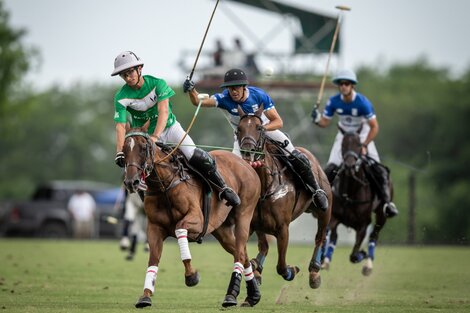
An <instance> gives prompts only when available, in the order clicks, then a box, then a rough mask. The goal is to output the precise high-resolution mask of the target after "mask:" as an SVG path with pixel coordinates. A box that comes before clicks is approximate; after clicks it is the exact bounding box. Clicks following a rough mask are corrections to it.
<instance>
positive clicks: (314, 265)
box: [308, 260, 321, 272]
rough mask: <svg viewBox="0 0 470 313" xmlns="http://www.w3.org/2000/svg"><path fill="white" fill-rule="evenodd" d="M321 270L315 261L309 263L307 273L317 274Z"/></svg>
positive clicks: (318, 263) (319, 264)
mask: <svg viewBox="0 0 470 313" xmlns="http://www.w3.org/2000/svg"><path fill="white" fill-rule="evenodd" d="M320 268H321V263H320V262H318V261H317V260H312V261H310V264H309V265H308V271H309V272H312V271H314V272H319V271H320Z"/></svg>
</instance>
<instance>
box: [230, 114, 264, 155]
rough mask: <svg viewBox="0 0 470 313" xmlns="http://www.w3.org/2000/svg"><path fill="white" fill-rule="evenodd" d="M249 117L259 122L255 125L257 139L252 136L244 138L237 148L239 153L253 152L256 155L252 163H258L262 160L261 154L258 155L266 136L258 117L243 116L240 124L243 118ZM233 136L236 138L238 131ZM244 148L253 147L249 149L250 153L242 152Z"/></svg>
mask: <svg viewBox="0 0 470 313" xmlns="http://www.w3.org/2000/svg"><path fill="white" fill-rule="evenodd" d="M249 116H253V117H256V118H257V119H259V121H260V122H261V123H260V124H259V125H256V130H257V131H258V132H259V138H258V139H255V138H254V137H253V136H252V135H247V136H244V137H243V138H242V139H240V144H239V146H240V150H241V151H245V152H251V153H253V152H255V153H256V154H255V157H254V161H258V160H260V159H262V158H263V155H264V154H263V153H260V152H261V151H263V147H264V143H265V142H266V136H265V134H264V131H265V130H264V127H263V125H262V120H261V117H259V116H258V115H251V114H247V115H243V116H242V117H240V122H241V121H242V120H243V119H244V118H246V117H249ZM235 134H236V135H237V137H238V134H239V132H238V130H237V131H235ZM244 146H254V149H251V150H250V151H248V150H242V149H243V147H244Z"/></svg>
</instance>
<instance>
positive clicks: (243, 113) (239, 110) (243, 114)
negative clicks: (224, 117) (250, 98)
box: [237, 105, 246, 118]
mask: <svg viewBox="0 0 470 313" xmlns="http://www.w3.org/2000/svg"><path fill="white" fill-rule="evenodd" d="M237 110H238V115H239V116H240V118H242V117H243V116H245V115H246V113H245V112H243V110H242V108H241V107H240V106H239V105H238V106H237Z"/></svg>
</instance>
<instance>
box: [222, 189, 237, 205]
mask: <svg viewBox="0 0 470 313" xmlns="http://www.w3.org/2000/svg"><path fill="white" fill-rule="evenodd" d="M223 199H225V200H226V201H227V206H232V207H236V206H238V205H240V203H241V201H240V197H238V195H237V193H236V192H235V191H233V189H232V188H230V187H228V186H225V187H224V188H222V190H221V191H220V192H219V200H223Z"/></svg>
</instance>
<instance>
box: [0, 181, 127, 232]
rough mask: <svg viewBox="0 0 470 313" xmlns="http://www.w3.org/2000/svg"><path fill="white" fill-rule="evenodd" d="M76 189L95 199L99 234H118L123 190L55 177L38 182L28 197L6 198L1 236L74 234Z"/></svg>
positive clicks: (0, 220) (0, 219) (0, 218)
mask: <svg viewBox="0 0 470 313" xmlns="http://www.w3.org/2000/svg"><path fill="white" fill-rule="evenodd" d="M77 190H84V191H87V192H89V193H90V194H91V195H92V196H93V197H94V199H95V201H96V206H97V217H96V218H97V223H96V225H97V227H96V228H97V231H96V233H97V234H96V237H99V238H102V237H108V238H109V237H113V238H117V237H119V232H120V223H119V217H120V215H121V214H122V213H121V212H122V208H123V201H124V192H123V190H121V188H119V187H116V186H113V185H110V184H106V183H101V182H93V181H66V180H55V181H50V182H47V183H44V184H41V185H39V186H38V187H37V188H36V190H35V192H34V193H33V195H32V197H31V199H30V200H29V201H22V202H6V203H3V204H2V205H1V207H0V236H34V237H45V238H66V237H71V236H72V235H73V233H72V231H73V230H72V225H73V223H72V216H71V214H70V212H69V211H68V210H67V203H68V200H69V198H70V197H71V196H72V194H74V192H76V191H77Z"/></svg>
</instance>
